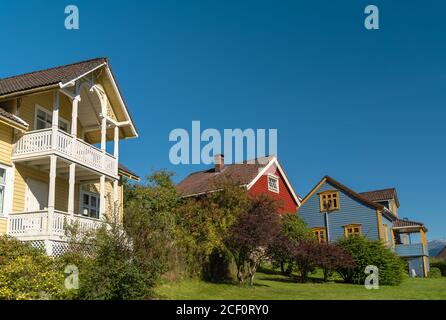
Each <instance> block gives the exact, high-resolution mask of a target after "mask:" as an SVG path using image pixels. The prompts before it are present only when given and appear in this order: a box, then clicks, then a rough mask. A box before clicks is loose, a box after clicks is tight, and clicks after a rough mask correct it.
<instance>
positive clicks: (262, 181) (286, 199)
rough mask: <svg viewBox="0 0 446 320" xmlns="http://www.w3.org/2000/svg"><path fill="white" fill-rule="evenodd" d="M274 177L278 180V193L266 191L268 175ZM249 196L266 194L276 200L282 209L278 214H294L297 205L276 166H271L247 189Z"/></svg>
mask: <svg viewBox="0 0 446 320" xmlns="http://www.w3.org/2000/svg"><path fill="white" fill-rule="evenodd" d="M270 174H272V175H274V176H276V177H278V178H279V193H276V192H273V191H270V190H268V175H270ZM249 193H250V194H251V195H260V194H267V195H268V196H270V197H271V198H273V199H275V200H277V201H278V202H279V203H280V204H281V206H282V208H281V209H280V210H279V211H280V213H295V212H296V210H297V203H296V201H295V200H294V197H293V195H292V192H291V190H290V189H289V188H288V186H287V184H286V182H285V179H284V178H283V176H282V175H281V174H280V172H279V170H278V169H277V166H275V165H272V166H271V167H270V168H269V169H268V170H267V172H265V174H264V175H262V176H261V177H260V178H259V179H258V180H257V182H256V183H255V184H254V185H253V186H252V187H251V188H250V189H249Z"/></svg>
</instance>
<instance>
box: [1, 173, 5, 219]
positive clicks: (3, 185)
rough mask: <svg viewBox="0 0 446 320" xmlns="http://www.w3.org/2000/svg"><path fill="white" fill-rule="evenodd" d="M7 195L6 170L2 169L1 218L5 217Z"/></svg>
mask: <svg viewBox="0 0 446 320" xmlns="http://www.w3.org/2000/svg"><path fill="white" fill-rule="evenodd" d="M5 193H6V169H4V168H0V216H1V215H3V208H4V203H5Z"/></svg>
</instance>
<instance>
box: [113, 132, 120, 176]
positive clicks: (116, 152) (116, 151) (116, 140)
mask: <svg viewBox="0 0 446 320" xmlns="http://www.w3.org/2000/svg"><path fill="white" fill-rule="evenodd" d="M113 138H114V147H113V155H114V157H115V174H116V175H117V174H118V166H119V164H118V158H119V127H118V126H115V129H114V133H113Z"/></svg>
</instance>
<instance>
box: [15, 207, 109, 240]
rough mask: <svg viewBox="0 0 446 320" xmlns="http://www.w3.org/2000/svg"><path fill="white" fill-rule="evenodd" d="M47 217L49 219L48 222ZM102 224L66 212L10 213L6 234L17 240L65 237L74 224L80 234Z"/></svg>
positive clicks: (95, 220) (98, 221) (99, 221)
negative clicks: (69, 227)
mask: <svg viewBox="0 0 446 320" xmlns="http://www.w3.org/2000/svg"><path fill="white" fill-rule="evenodd" d="M48 217H51V221H49V219H48ZM103 223H104V222H103V221H101V220H98V219H93V218H90V217H85V216H81V215H73V216H72V215H69V214H68V213H66V212H62V211H54V212H53V213H52V214H51V215H49V213H48V211H47V210H42V211H36V212H24V213H12V214H10V215H9V227H8V234H9V235H11V236H14V237H17V238H19V239H26V238H33V237H41V236H59V237H64V236H66V235H67V228H68V226H70V225H73V224H76V225H77V230H78V231H79V232H80V233H86V232H90V231H94V230H96V229H97V228H99V227H100V226H101V225H102V224H103Z"/></svg>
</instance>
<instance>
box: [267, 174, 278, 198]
mask: <svg viewBox="0 0 446 320" xmlns="http://www.w3.org/2000/svg"><path fill="white" fill-rule="evenodd" d="M268 190H269V191H272V192H277V193H278V192H279V178H278V177H276V176H275V175H272V174H270V175H268Z"/></svg>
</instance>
